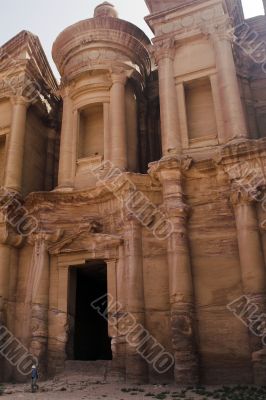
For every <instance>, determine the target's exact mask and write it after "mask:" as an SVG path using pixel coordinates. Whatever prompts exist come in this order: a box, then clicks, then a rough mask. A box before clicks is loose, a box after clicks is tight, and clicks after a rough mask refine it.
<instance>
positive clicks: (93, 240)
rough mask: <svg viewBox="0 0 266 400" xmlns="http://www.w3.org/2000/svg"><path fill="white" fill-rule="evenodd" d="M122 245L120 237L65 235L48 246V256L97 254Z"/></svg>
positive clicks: (86, 232)
mask: <svg viewBox="0 0 266 400" xmlns="http://www.w3.org/2000/svg"><path fill="white" fill-rule="evenodd" d="M122 243H123V240H122V238H121V237H120V236H116V235H106V234H102V233H93V232H91V231H82V232H80V233H78V234H77V233H73V234H72V235H66V236H65V237H64V238H63V239H62V240H60V241H59V242H57V243H56V244H53V245H51V246H49V248H48V250H49V253H50V254H64V253H75V252H84V251H86V252H93V253H95V252H97V251H104V250H106V249H108V250H109V249H112V248H117V247H118V246H120V245H121V244H122Z"/></svg>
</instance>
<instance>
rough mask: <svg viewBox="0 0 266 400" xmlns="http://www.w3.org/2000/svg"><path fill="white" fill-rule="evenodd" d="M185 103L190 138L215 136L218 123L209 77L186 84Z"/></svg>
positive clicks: (197, 138)
mask: <svg viewBox="0 0 266 400" xmlns="http://www.w3.org/2000/svg"><path fill="white" fill-rule="evenodd" d="M185 103H186V114H187V126H188V136H189V140H192V141H193V140H199V139H210V138H215V137H216V136H217V124H216V117H215V109H214V102H213V96H212V88H211V83H210V80H209V78H208V77H206V78H202V79H197V80H194V81H191V82H187V83H186V84H185Z"/></svg>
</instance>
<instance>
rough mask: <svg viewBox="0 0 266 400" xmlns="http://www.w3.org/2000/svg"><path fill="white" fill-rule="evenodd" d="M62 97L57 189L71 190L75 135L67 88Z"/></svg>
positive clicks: (74, 159) (73, 172) (74, 160)
mask: <svg viewBox="0 0 266 400" xmlns="http://www.w3.org/2000/svg"><path fill="white" fill-rule="evenodd" d="M62 97H63V102H64V103H63V121H62V129H61V143H60V158H59V172H58V186H59V188H73V186H74V178H75V168H76V137H75V136H76V135H75V130H74V111H73V103H72V99H71V97H70V89H69V88H66V89H64V91H63V93H62Z"/></svg>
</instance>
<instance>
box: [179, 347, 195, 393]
mask: <svg viewBox="0 0 266 400" xmlns="http://www.w3.org/2000/svg"><path fill="white" fill-rule="evenodd" d="M174 357H175V369H174V376H175V383H176V384H177V385H180V386H187V385H197V384H198V383H199V365H198V360H197V358H196V357H195V355H194V354H191V353H190V352H188V353H187V354H186V353H185V352H182V354H180V353H179V352H176V353H175V354H174Z"/></svg>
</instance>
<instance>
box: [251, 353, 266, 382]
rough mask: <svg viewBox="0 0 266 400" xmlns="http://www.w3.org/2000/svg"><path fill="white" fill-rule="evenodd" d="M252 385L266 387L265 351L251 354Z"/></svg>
mask: <svg viewBox="0 0 266 400" xmlns="http://www.w3.org/2000/svg"><path fill="white" fill-rule="evenodd" d="M252 364H253V375H254V384H255V385H258V386H265V385H266V349H261V350H259V351H256V352H254V353H252Z"/></svg>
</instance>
